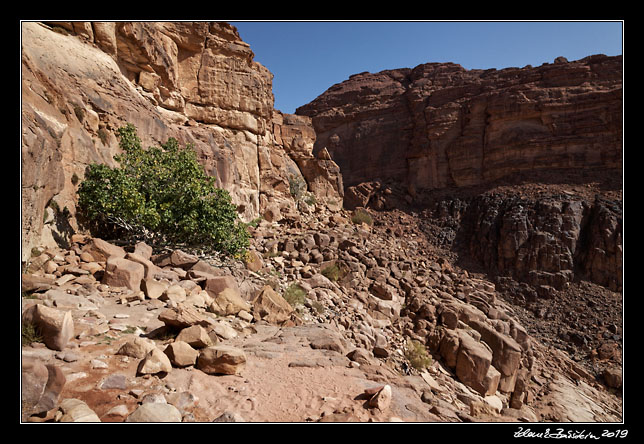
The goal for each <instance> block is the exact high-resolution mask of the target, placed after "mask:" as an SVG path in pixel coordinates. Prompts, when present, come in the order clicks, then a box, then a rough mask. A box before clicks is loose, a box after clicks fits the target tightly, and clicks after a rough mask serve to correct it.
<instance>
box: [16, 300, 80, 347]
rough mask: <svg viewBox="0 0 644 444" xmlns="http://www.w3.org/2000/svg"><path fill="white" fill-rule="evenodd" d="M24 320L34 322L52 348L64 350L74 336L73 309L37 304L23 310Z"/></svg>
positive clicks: (28, 322)
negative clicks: (60, 308) (66, 309)
mask: <svg viewBox="0 0 644 444" xmlns="http://www.w3.org/2000/svg"><path fill="white" fill-rule="evenodd" d="M22 322H23V323H26V324H33V325H34V326H35V327H36V328H37V329H38V331H39V332H40V334H41V335H42V337H43V341H44V342H45V345H46V346H47V347H48V348H50V349H52V350H59V351H61V350H63V349H64V348H65V347H67V343H68V342H69V340H70V339H71V338H72V337H73V336H74V320H73V319H72V312H71V311H64V310H58V309H56V308H51V307H47V306H45V305H43V304H35V305H32V306H30V307H28V308H27V309H26V310H25V311H24V312H23V315H22Z"/></svg>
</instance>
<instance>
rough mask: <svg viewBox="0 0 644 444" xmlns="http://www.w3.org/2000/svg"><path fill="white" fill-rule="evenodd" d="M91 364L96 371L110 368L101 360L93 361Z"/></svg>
mask: <svg viewBox="0 0 644 444" xmlns="http://www.w3.org/2000/svg"><path fill="white" fill-rule="evenodd" d="M89 363H90V365H91V367H92V368H93V369H95V370H96V369H103V368H107V367H108V365H107V364H106V363H105V362H103V361H101V360H99V359H92V360H91V361H90V362H89Z"/></svg>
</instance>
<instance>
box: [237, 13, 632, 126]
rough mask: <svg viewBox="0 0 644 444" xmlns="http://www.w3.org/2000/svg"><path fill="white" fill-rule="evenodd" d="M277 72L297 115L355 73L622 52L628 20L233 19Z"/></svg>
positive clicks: (279, 96)
mask: <svg viewBox="0 0 644 444" xmlns="http://www.w3.org/2000/svg"><path fill="white" fill-rule="evenodd" d="M230 23H231V24H232V25H234V26H236V27H237V29H238V31H239V34H240V36H241V38H242V40H244V41H245V42H246V43H248V44H249V45H250V47H251V49H252V50H253V52H254V53H255V60H256V61H258V62H259V63H261V64H262V65H264V66H266V67H267V68H268V69H269V70H270V71H271V72H272V73H273V75H274V78H273V94H274V95H275V108H276V109H278V110H280V111H282V112H285V113H294V112H295V109H296V108H297V107H299V106H302V105H304V104H306V103H309V102H311V101H312V100H313V99H315V98H316V97H317V96H319V95H320V94H322V93H323V92H324V91H326V90H327V89H328V88H329V87H331V86H332V85H334V84H336V83H339V82H342V81H343V80H346V79H348V78H349V76H350V75H352V74H357V73H359V72H364V71H369V72H378V71H382V70H385V69H396V68H413V67H415V66H417V65H420V64H422V63H428V62H454V63H458V64H460V65H461V66H463V67H464V68H466V69H488V68H496V69H502V68H507V67H511V66H515V67H523V66H526V65H532V66H539V65H541V64H542V63H552V62H553V61H554V59H555V58H556V57H558V56H564V57H566V58H567V59H568V60H571V61H572V60H578V59H581V58H584V57H586V56H589V55H592V54H606V55H610V56H613V55H619V54H622V43H623V22H621V21H593V22H585V21H579V22H567V21H566V22H564V21H556V22H552V21H548V22H545V21H541V22H535V21H523V22H509V21H503V22H496V21H470V22H456V21H441V22H435V21H434V22H432V21H426V22H409V21H405V22H400V21H399V22H386V21H385V22H373V21H370V22H349V21H344V22H337V21H309V22H295V21H255V22H251V21H245V22H230Z"/></svg>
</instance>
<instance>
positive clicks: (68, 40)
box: [21, 22, 342, 260]
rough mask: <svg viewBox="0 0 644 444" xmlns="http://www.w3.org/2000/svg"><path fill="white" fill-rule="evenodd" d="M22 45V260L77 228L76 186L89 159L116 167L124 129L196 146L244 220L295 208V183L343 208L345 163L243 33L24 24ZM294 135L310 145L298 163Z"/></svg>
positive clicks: (161, 26)
mask: <svg viewBox="0 0 644 444" xmlns="http://www.w3.org/2000/svg"><path fill="white" fill-rule="evenodd" d="M21 38H22V40H21V43H22V91H21V94H22V157H21V161H22V250H23V252H22V255H23V260H24V259H25V258H28V257H29V254H30V250H31V248H32V247H33V246H36V245H40V244H44V245H52V244H54V243H59V244H60V243H61V242H62V243H65V242H66V241H68V240H69V237H70V236H71V233H73V232H74V231H75V230H77V229H78V226H77V222H76V220H75V217H74V216H75V212H76V209H75V202H76V189H77V186H78V184H79V182H80V181H81V180H82V178H83V175H84V171H85V168H86V166H87V165H88V164H90V163H106V164H110V165H113V164H114V160H113V156H114V155H115V154H117V153H118V151H119V147H118V140H117V138H116V136H115V134H116V130H117V129H118V128H119V127H121V126H123V125H125V123H132V124H134V125H135V126H136V127H137V129H138V133H139V136H140V137H141V138H142V140H143V144H144V146H152V145H158V144H160V143H163V142H165V141H166V140H167V139H168V138H169V137H174V138H176V139H177V140H178V141H179V143H180V144H192V145H193V146H194V148H195V149H196V151H197V153H198V157H199V159H200V161H201V162H202V164H203V165H204V167H205V169H206V172H207V173H208V174H210V175H212V176H215V177H216V178H217V186H219V187H222V188H224V189H226V190H228V191H229V192H230V193H231V196H232V198H233V202H234V203H235V204H236V205H237V206H238V211H239V213H240V215H241V217H242V219H244V220H251V219H253V218H255V217H257V216H260V215H264V213H265V212H266V211H267V208H269V207H271V210H270V213H271V217H272V218H274V217H275V215H277V217H281V215H283V214H284V215H285V214H289V212H292V211H294V209H295V207H296V202H294V199H293V196H291V193H290V191H289V186H288V185H289V178H291V177H297V178H301V179H302V180H303V181H305V182H306V183H307V184H309V188H310V191H311V192H313V193H314V194H315V195H316V197H320V198H319V199H317V200H318V203H321V204H323V203H324V201H325V200H326V199H327V198H330V196H333V198H334V200H339V201H340V205H341V201H342V198H341V193H342V186H341V185H340V186H338V185H337V184H336V185H334V186H333V185H328V183H329V181H333V177H334V175H336V173H337V171H336V170H337V166H335V167H334V164H333V162H332V161H329V160H324V159H320V160H318V159H316V158H314V157H313V155H312V147H313V143H314V141H315V132H314V131H313V129H312V127H311V123H310V119H308V118H305V117H297V116H293V117H292V118H285V117H284V116H282V115H281V114H280V113H279V112H277V111H275V110H274V109H273V93H272V78H273V75H272V74H271V73H270V72H269V71H268V69H266V68H265V67H264V66H262V65H261V64H259V63H257V62H255V61H254V60H253V57H254V54H253V52H252V51H251V49H250V47H249V45H248V44H247V43H245V42H243V41H242V40H241V38H240V37H239V34H238V33H237V30H236V29H235V28H234V27H233V26H231V25H229V24H227V23H207V22H181V23H177V22H116V23H115V22H46V23H38V22H24V23H23V24H22V35H21ZM289 119H290V120H289ZM307 125H308V127H307ZM291 128H293V129H291ZM289 132H296V133H298V132H299V133H300V134H301V137H300V139H298V140H305V141H306V143H305V145H307V146H309V145H310V147H309V148H310V149H307V150H304V151H302V150H299V151H298V152H297V156H296V158H295V157H294V158H291V156H290V153H291V152H293V149H292V148H291V146H290V145H289V143H290V141H291V139H293V138H294V137H290V138H282V137H280V135H279V134H288V133H289ZM284 140H286V142H285V141H284ZM303 174H304V177H303ZM329 178H331V179H329ZM318 190H323V191H320V193H321V194H319V196H318V194H317V193H318Z"/></svg>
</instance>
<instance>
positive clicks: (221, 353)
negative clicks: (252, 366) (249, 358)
mask: <svg viewBox="0 0 644 444" xmlns="http://www.w3.org/2000/svg"><path fill="white" fill-rule="evenodd" d="M245 366H246V354H245V353H244V351H243V350H241V349H238V348H235V347H230V346H226V345H214V346H211V347H207V348H204V349H202V350H201V352H200V353H199V358H198V359H197V368H198V369H200V370H201V371H203V372H204V373H208V374H225V375H237V374H239V373H240V372H241V371H242V370H243V369H244V367H245Z"/></svg>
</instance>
